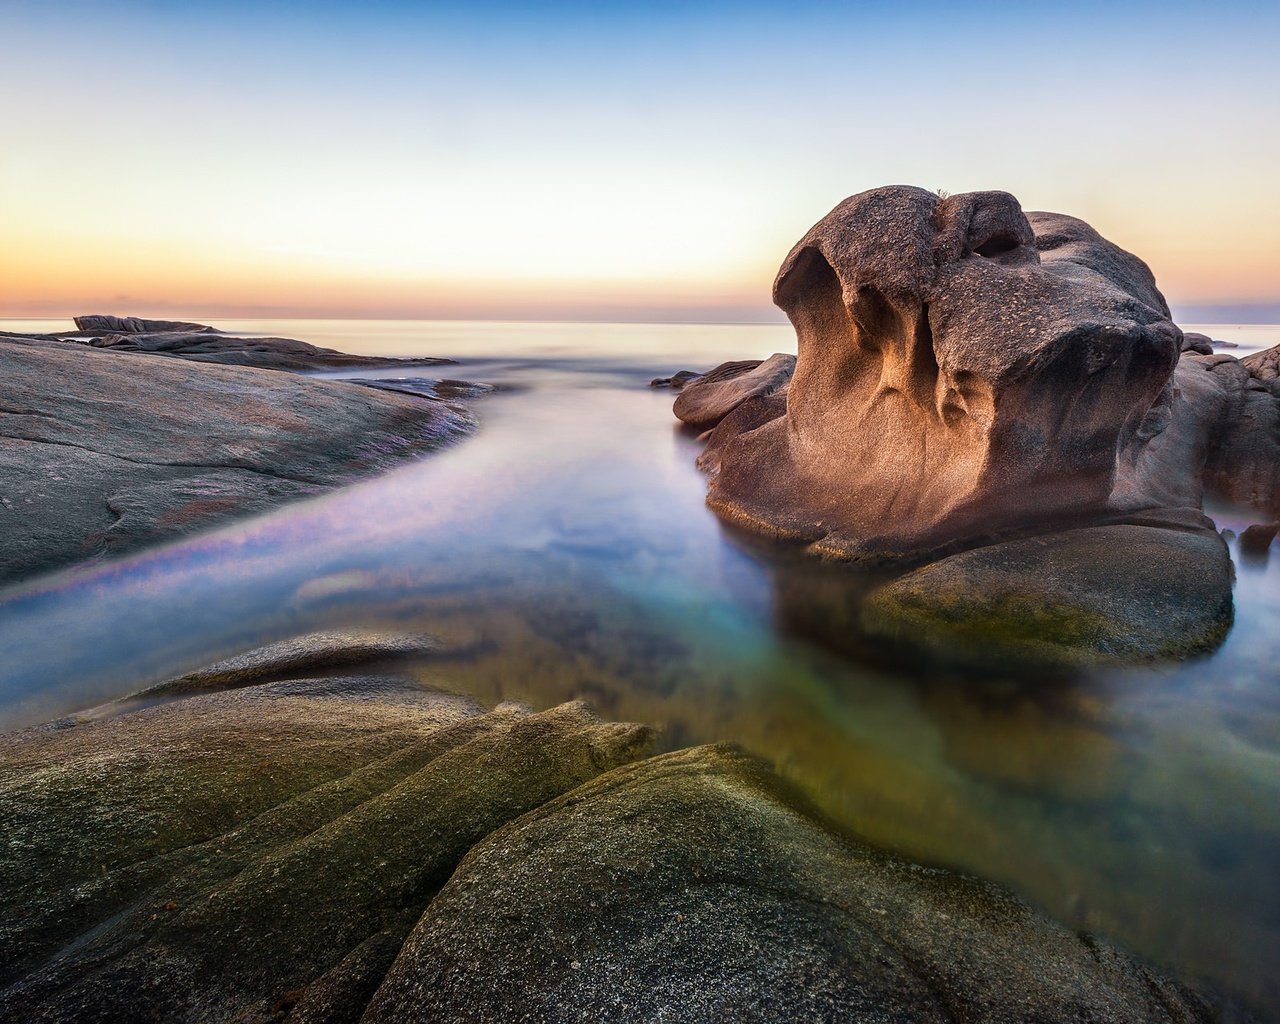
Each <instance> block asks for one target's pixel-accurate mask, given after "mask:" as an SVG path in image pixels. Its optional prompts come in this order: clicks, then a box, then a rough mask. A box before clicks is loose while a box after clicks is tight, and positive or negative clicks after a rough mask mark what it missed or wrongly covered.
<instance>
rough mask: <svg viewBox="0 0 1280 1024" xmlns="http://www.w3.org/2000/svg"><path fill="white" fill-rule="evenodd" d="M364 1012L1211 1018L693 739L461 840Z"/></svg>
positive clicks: (978, 886) (974, 885) (466, 1016)
mask: <svg viewBox="0 0 1280 1024" xmlns="http://www.w3.org/2000/svg"><path fill="white" fill-rule="evenodd" d="M362 1019H363V1021H364V1022H366V1024H391V1022H393V1021H394V1022H397V1024H399V1022H413V1021H432V1022H434V1024H443V1022H450V1021H481V1020H502V1021H578V1020H590V1021H597V1020H608V1021H662V1020H679V1021H708V1022H710V1021H726V1020H733V1021H801V1020H803V1021H854V1020H856V1021H886V1022H887V1021H903V1022H906V1021H910V1022H928V1021H938V1022H943V1021H958V1020H962V1021H983V1022H989V1024H999V1022H1006V1021H1007V1022H1014V1021H1016V1022H1019V1024H1025V1022H1032V1021H1095V1022H1111V1021H1114V1022H1126V1024H1132V1022H1136V1021H1197V1020H1208V1019H1210V1014H1209V1011H1208V1009H1207V1007H1206V1006H1205V1005H1203V1004H1202V1003H1201V1001H1200V1000H1199V999H1198V998H1197V997H1196V996H1194V995H1192V994H1190V993H1188V992H1187V991H1185V990H1183V989H1182V988H1180V987H1179V986H1177V985H1175V984H1173V983H1171V982H1169V981H1167V980H1165V979H1163V978H1161V977H1160V976H1159V975H1157V974H1155V973H1154V972H1152V971H1151V970H1149V969H1147V968H1145V967H1143V966H1141V965H1138V964H1136V963H1134V962H1133V961H1132V960H1130V959H1129V958H1128V957H1126V956H1124V955H1123V954H1121V953H1119V952H1118V951H1116V950H1114V949H1112V948H1110V947H1108V946H1107V945H1105V944H1103V943H1100V942H1097V941H1095V940H1093V939H1091V938H1090V937H1088V936H1083V935H1080V934H1077V933H1075V932H1073V931H1069V930H1068V929H1065V928H1063V927H1061V926H1060V925H1056V924H1054V923H1052V922H1050V921H1048V920H1047V919H1045V918H1044V917H1042V916H1041V915H1039V914H1037V913H1035V912H1034V911H1032V910H1031V909H1030V908H1028V907H1027V906H1025V905H1024V904H1022V903H1020V902H1018V901H1017V900H1015V899H1014V898H1013V897H1011V896H1010V895H1009V894H1007V893H1006V892H1004V891H1002V890H1000V889H998V888H996V887H995V886H992V885H989V884H987V883H984V882H980V881H977V880H975V879H971V878H966V877H963V876H959V875H955V874H952V873H950V872H946V871H938V870H930V869H926V868H922V867H920V866H918V865H915V864H911V863H909V862H908V861H905V860H903V859H901V858H898V857H894V856H892V855H888V854H885V853H881V852H878V851H876V850H873V849H871V848H869V847H867V846H865V845H863V844H861V843H858V842H856V841H854V840H852V839H850V838H848V837H844V836H841V835H838V834H837V833H835V832H834V831H832V830H831V829H830V828H828V827H827V826H826V825H824V824H823V823H822V822H820V821H819V820H817V818H816V817H815V816H813V815H812V814H811V813H810V812H808V811H807V810H806V808H805V806H804V803H803V801H802V800H801V799H800V798H799V797H797V795H796V794H794V793H793V792H790V791H789V790H788V789H787V788H786V787H785V786H784V785H783V784H782V783H781V782H780V781H779V780H778V778H777V777H776V776H775V775H774V774H773V772H772V771H771V770H770V769H769V768H767V767H766V766H765V765H763V764H762V763H760V762H759V761H756V760H755V759H753V758H750V757H748V756H746V755H744V754H742V753H740V752H738V751H736V750H734V749H732V748H725V747H698V748H693V749H689V750H683V751H677V752H676V753H673V754H667V755H663V756H660V757H655V758H651V759H649V760H646V761H642V762H639V763H637V764H631V765H627V766H624V767H621V768H618V769H616V770H614V771H612V772H609V773H608V774H605V775H602V776H601V777H599V778H597V779H595V780H594V781H592V782H588V783H586V784H584V785H583V786H582V787H580V788H579V789H577V790H575V791H573V792H572V793H568V794H566V795H564V796H563V797H560V798H558V799H557V800H555V801H553V802H551V803H549V804H548V805H546V806H544V807H541V808H539V809H537V810H535V811H532V812H530V813H529V814H526V815H525V816H524V817H523V818H521V819H519V820H518V821H515V822H513V823H512V824H510V825H508V826H506V827H504V828H502V829H501V830H499V831H498V832H496V833H495V834H494V835H492V836H490V837H489V838H488V839H487V840H485V841H484V842H483V843H481V844H480V845H479V846H477V847H476V848H475V849H474V850H473V851H472V852H471V853H470V854H469V855H468V856H467V858H466V859H465V860H464V861H463V862H462V864H461V865H460V866H459V868H458V870H457V872H456V873H455V874H454V876H453V878H452V879H451V880H450V882H449V884H448V885H447V886H445V887H444V889H442V890H441V892H440V893H439V895H437V896H436V898H435V899H434V900H433V901H432V903H431V906H430V907H429V908H428V909H427V912H426V914H425V915H424V916H423V918H422V920H421V921H420V922H419V924H418V926H417V927H416V928H415V929H414V931H413V933H412V934H411V935H410V937H409V939H408V941H407V942H406V944H405V946H404V949H403V951H402V952H401V953H400V956H399V957H398V958H397V960H396V962H395V964H394V966H393V967H392V968H391V971H390V972H389V974H388V976H387V979H386V981H385V982H384V983H383V985H382V986H381V988H380V989H379V991H378V993H377V995H376V996H375V997H374V1000H373V1002H372V1004H371V1005H370V1007H369V1009H368V1011H367V1012H366V1014H365V1016H364V1017H363V1018H362Z"/></svg>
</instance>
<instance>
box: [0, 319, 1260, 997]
mask: <svg viewBox="0 0 1280 1024" xmlns="http://www.w3.org/2000/svg"><path fill="white" fill-rule="evenodd" d="M212 322H213V323H214V324H215V326H218V327H221V328H223V329H226V330H231V331H236V332H251V333H257V334H264V335H275V336H283V337H293V338H300V339H303V340H305V341H310V342H313V343H315V344H318V345H325V346H329V347H332V348H337V349H341V350H343V351H346V352H353V353H362V354H369V355H386V356H423V355H431V356H446V357H450V358H453V359H456V360H457V361H458V365H456V366H448V367H438V368H436V367H431V368H426V369H423V368H413V369H410V370H404V369H399V370H397V369H392V370H381V371H375V372H367V371H366V372H361V373H359V374H356V373H353V372H351V371H343V372H338V373H333V374H326V375H327V376H336V377H351V376H357V375H358V376H386V377H392V376H423V375H430V376H441V375H446V376H449V377H454V378H460V379H463V380H468V381H477V382H481V383H486V384H492V385H495V386H496V387H497V390H495V391H494V392H492V393H491V394H489V395H487V396H486V397H483V398H481V399H478V400H476V401H474V402H473V403H472V404H471V409H472V411H473V412H474V414H475V415H476V416H477V418H478V420H479V427H478V429H477V430H476V431H475V432H474V434H472V435H471V436H469V437H467V438H465V439H464V440H462V441H460V442H459V443H457V444H455V445H453V446H451V447H449V448H447V449H445V450H443V451H440V452H436V453H433V454H430V455H427V456H425V457H424V458H422V459H421V460H419V461H416V462H412V463H408V464H405V465H404V466H403V467H401V468H399V469H397V470H395V471H393V472H390V473H388V474H386V475H384V476H381V477H378V478H375V479H371V480H368V481H366V482H364V483H360V484H357V485H354V486H351V487H348V488H345V489H342V490H340V491H336V492H332V493H329V494H327V495H324V496H322V497H318V498H315V499H312V500H308V501H305V502H300V503H297V504H293V505H289V506H286V507H283V508H281V509H278V510H277V511H275V512H272V513H270V514H268V515H264V516H260V517H258V518H253V519H248V520H243V521H239V522H236V523H233V524H232V525H229V526H224V527H222V528H219V529H215V530H211V531H209V532H205V533H201V534H198V535H194V536H191V537H188V538H185V539H182V540H179V541H176V542H174V543H171V544H168V545H166V546H163V547H158V548H154V549H151V550H148V551H145V552H143V553H140V554H137V555H134V556H132V557H129V558H125V559H122V560H119V561H113V562H110V563H106V564H99V565H93V566H89V567H86V568H80V569H74V570H71V571H65V572H60V573H57V574H54V575H50V576H47V577H44V578H40V579H36V580H33V581H28V582H25V583H23V584H21V585H18V586H15V587H11V588H9V589H7V590H0V729H15V728H20V727H26V726H31V725H34V724H36V723H39V722H43V721H46V720H49V719H52V718H55V717H57V716H61V715H66V714H68V713H71V712H76V711H78V710H81V709H85V708H90V707H93V706H95V705H98V704H101V703H103V702H105V701H109V700H112V699H114V698H116V697H120V696H122V695H124V694H126V693H129V692H131V691H134V690H138V689H141V688H143V687H145V686H147V685H150V684H153V683H155V682H158V681H161V680H163V679H166V678H169V677H172V676H174V675H176V674H179V673H182V672H185V671H188V670H191V669H194V668H197V667H200V666H203V665H206V664H208V663H210V662H212V661H215V660H217V659H219V658H223V657H226V656H229V655H232V654H235V653H239V652H242V651H245V650H248V649H250V648H253V647H256V646H258V645H261V644H265V643H268V642H271V641H275V640H281V639H286V638H288V637H292V636H296V635H298V634H301V633H306V632H310V631H315V630H335V629H352V630H380V631H390V632H395V633H406V632H409V633H415V634H416V633H427V634H430V635H432V636H434V637H437V638H439V641H440V646H439V648H438V650H436V651H434V652H433V653H431V654H429V655H427V656H424V657H423V658H422V659H420V660H419V661H416V662H412V663H410V664H409V665H408V666H407V668H404V669H403V671H408V672H409V673H411V674H412V675H413V676H414V677H415V678H416V679H418V680H420V681H421V682H422V684H423V685H428V686H433V687H443V688H446V689H450V690H456V691H459V692H463V693H466V694H470V695H473V696H475V697H478V698H480V699H482V700H484V701H487V702H491V703H496V702H498V701H503V700H520V701H525V702H527V703H529V704H531V705H534V706H536V707H546V706H549V705H553V704H556V703H559V702H561V701H565V700H570V699H583V700H586V701H588V702H590V703H591V704H592V705H593V706H594V707H595V709H596V710H597V711H598V712H599V714H600V715H602V716H604V717H606V718H610V719H616V720H628V721H642V722H647V723H652V724H656V725H657V726H659V727H660V729H661V734H660V739H659V744H660V747H661V748H663V749H672V748H676V747H681V746H686V745H689V744H694V743H703V742H712V741H731V742H734V743H738V744H740V745H741V746H743V747H745V748H746V749H748V750H750V751H752V752H754V753H756V754H758V755H760V756H761V757H763V758H766V759H767V760H768V761H770V762H771V763H773V764H774V765H776V766H777V768H778V770H779V771H781V772H782V773H783V774H784V775H786V776H787V777H789V778H790V779H792V780H793V781H795V782H796V783H797V784H799V785H800V786H801V787H802V788H803V789H804V790H805V791H806V792H807V793H808V794H809V795H810V796H811V797H812V799H813V800H814V801H815V803H816V804H817V805H818V806H819V807H820V808H821V809H822V810H823V811H824V812H825V813H826V814H827V815H829V816H830V817H831V818H832V819H833V820H834V821H835V822H837V823H839V825H841V826H843V827H844V828H846V829H849V830H851V831H852V832H854V833H856V834H857V835H859V836H861V837H863V838H864V839H865V840H867V841H869V842H872V843H875V844H877V845H879V846H882V847H887V848H891V849H894V850H897V851H899V852H901V853H903V854H905V855H907V856H908V857H911V858H913V859H915V860H917V861H920V862H922V863H925V864H929V865H936V866H941V867H946V868H950V869H954V870H957V871H961V872H966V873H970V874H974V875H978V876H981V877H983V878H987V879H990V880H993V881H995V882H998V883H1000V884H1002V885H1005V886H1007V887H1009V888H1011V889H1012V890H1014V891H1015V892H1017V893H1018V894H1019V895H1020V896H1021V897H1022V898H1023V899H1025V900H1027V901H1028V902H1029V903H1031V904H1033V905H1035V906H1037V907H1039V908H1042V909H1043V910H1045V911H1047V912H1048V913H1049V914H1051V915H1053V916H1054V917H1056V918H1058V919H1060V920H1061V921H1063V922H1064V923H1066V924H1067V925H1068V926H1069V927H1071V928H1076V929H1082V930H1087V931H1090V932H1094V933H1097V934H1100V935H1103V936H1105V937H1106V938H1108V939H1110V940H1111V941H1113V942H1115V943H1117V944H1119V945H1121V946H1123V947H1125V948H1127V949H1129V950H1130V951H1132V952H1133V953H1135V954H1137V955H1138V956H1140V957H1142V958H1144V959H1146V960H1148V961H1150V962H1152V963H1155V964H1158V965H1161V966H1163V967H1166V968H1169V969H1171V970H1173V971H1175V972H1177V973H1179V974H1180V975H1181V976H1183V977H1185V978H1187V979H1189V980H1192V981H1195V982H1198V983H1200V984H1202V985H1207V986H1210V987H1213V988H1215V989H1217V990H1220V991H1222V992H1225V993H1227V994H1229V995H1232V996H1234V997H1236V998H1238V999H1241V1000H1243V1001H1245V1002H1246V1003H1247V1004H1248V1005H1250V1006H1251V1007H1252V1008H1253V1009H1254V1010H1255V1012H1257V1013H1258V1014H1259V1016H1260V1017H1261V1018H1262V1019H1274V1020H1280V870H1278V869H1280V671H1277V663H1278V660H1280V554H1278V555H1276V556H1274V557H1273V558H1272V559H1270V560H1269V561H1259V560H1256V559H1254V560H1250V559H1246V558H1242V557H1240V556H1239V552H1238V551H1237V550H1236V549H1235V545H1234V542H1233V543H1232V553H1233V558H1234V559H1235V563H1236V583H1235V605H1236V617H1235V624H1234V627H1233V628H1232V630H1231V632H1230V634H1229V636H1228V637H1227V639H1226V642H1225V643H1224V644H1223V645H1222V647H1221V648H1220V649H1219V650H1218V651H1216V652H1215V653H1213V654H1210V655H1207V656H1205V657H1201V658H1197V659H1194V660H1192V661H1189V662H1186V663H1183V664H1179V665H1172V666H1161V667H1144V668H1133V669H1108V670H1087V671H1086V670H1081V671H1079V672H1077V673H1075V674H1073V675H1069V676H1066V677H1061V676H1053V677H1050V676H1047V675H1045V674H1043V673H1039V674H1038V673H1036V672H1030V671H1026V670H1022V671H1017V670H1012V669H1011V670H1008V671H1000V672H992V673H988V674H981V673H974V672H972V671H962V670H960V669H959V668H956V667H951V666H946V665H931V666H929V665H924V664H922V663H920V662H919V661H918V660H916V659H904V658H902V657H899V656H897V655H895V654H893V653H892V652H887V651H885V650H883V649H881V647H880V645H877V644H874V643H870V642H868V641H867V640H866V638H864V637H863V636H862V635H861V634H860V632H859V630H858V626H857V616H856V611H855V608H856V604H855V598H854V596H853V595H854V594H855V592H856V589H857V588H856V585H855V583H854V582H852V581H851V579H850V576H851V574H850V571H849V570H847V569H842V568H840V567H833V566H826V565H820V564H817V563H814V562H812V561H809V560H804V559H797V558H796V557H795V556H794V555H789V554H786V553H781V552H775V551H772V550H771V549H769V548H768V547H767V546H765V545H761V544H759V543H757V542H754V541H752V540H751V539H750V538H745V537H742V536H740V535H737V534H735V533H734V532H733V531H731V530H729V529H726V528H725V527H723V526H722V525H721V524H720V523H719V522H718V520H717V519H716V518H715V516H714V515H712V514H711V512H710V511H709V510H708V509H707V508H706V506H705V504H704V496H705V481H704V479H703V478H702V476H701V475H700V474H699V472H698V471H697V469H696V468H695V466H694V460H695V458H696V456H697V454H698V450H699V445H698V443H697V441H696V439H694V438H693V437H691V436H689V435H688V434H687V433H685V432H683V431H682V430H680V429H679V428H678V425H677V423H676V421H675V420H674V419H673V417H672V415H671V399H672V395H671V393H670V392H668V391H665V390H657V389H654V388H651V387H650V386H649V381H650V379H651V378H654V377H659V376H667V375H669V374H670V373H672V372H673V371H676V370H679V369H684V368H689V369H695V370H698V369H706V368H709V367H710V366H713V365H715V364H716V363H718V362H721V361H723V360H725V359H742V358H751V357H763V356H767V355H769V354H770V353H772V352H786V351H794V350H795V340H794V335H793V333H792V331H791V329H790V328H789V327H788V326H785V325H738V324H724V325H706V324H585V323H495V322H440V321H404V320H239V321H233V320H215V321H212ZM69 326H70V325H69V323H67V322H66V321H60V320H57V321H55V320H39V321H32V320H27V321H7V322H5V321H0V330H10V331H29V332H38V331H54V330H65V329H68V328H69ZM1184 328H1185V329H1187V330H1196V331H1201V332H1202V333H1205V334H1208V335H1209V336H1211V337H1213V338H1215V339H1220V340H1221V341H1223V342H1226V343H1229V344H1230V345H1232V346H1234V347H1229V348H1224V349H1223V351H1226V352H1229V353H1231V354H1234V355H1244V354H1247V353H1248V352H1251V351H1257V350H1260V349H1263V348H1267V347H1270V346H1271V345H1274V344H1277V343H1280V326H1257V325H1248V326H1238V325H1236V326H1233V325H1226V324H1209V325H1193V324H1188V325H1184ZM1209 511H1210V514H1212V515H1213V516H1214V518H1215V520H1216V521H1217V523H1218V525H1219V527H1221V528H1230V529H1232V530H1234V531H1236V532H1237V533H1238V532H1240V531H1241V530H1242V529H1243V528H1244V527H1245V526H1247V525H1249V523H1250V522H1252V521H1255V520H1256V519H1257V518H1258V516H1257V515H1256V514H1250V513H1249V512H1248V511H1247V510H1242V509H1238V508H1227V507H1216V506H1215V507H1214V508H1212V509H1210V510H1209ZM6 514H15V515H20V514H21V510H20V509H18V510H14V511H12V512H8V513H6Z"/></svg>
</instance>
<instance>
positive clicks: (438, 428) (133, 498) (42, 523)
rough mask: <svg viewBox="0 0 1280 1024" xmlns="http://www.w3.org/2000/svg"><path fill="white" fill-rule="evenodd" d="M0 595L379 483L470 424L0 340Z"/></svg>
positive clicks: (160, 362) (349, 398) (310, 382)
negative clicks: (358, 484) (216, 526)
mask: <svg viewBox="0 0 1280 1024" xmlns="http://www.w3.org/2000/svg"><path fill="white" fill-rule="evenodd" d="M0 376H2V377H3V379H4V382H5V386H4V396H3V398H2V399H0V522H3V524H4V534H3V537H4V539H3V542H2V543H0V583H4V582H10V581H13V580H17V579H21V578H23V577H26V576H30V575H33V574H35V573H38V572H44V571H48V570H50V569H55V568H58V567H61V566H65V565H69V564H72V563H74V562H80V561H85V560H89V559H94V558H100V557H103V556H110V555H117V554H122V553H124V552H127V551H131V550H134V549H137V548H139V547H142V546H144V545H146V544H151V543H154V542H156V541H159V540H163V539H165V538H169V537H173V536H176V535H179V534H182V533H186V532H190V531H192V530H195V529H200V528H204V527H207V526H208V525H210V524H211V523H214V522H218V521H221V520H224V519H227V518H229V517H232V516H238V515H244V514H247V513H252V512H259V511H263V510H265V509H268V508H271V507H274V506H276V505H279V504H281V503H282V502H284V501H288V500H292V499H295V498H299V497H304V496H307V495H311V494H316V493H318V492H320V491H323V490H325V489H327V488H332V487H336V486H340V485H342V484H345V483H349V482H351V481H352V480H355V479H358V478H360V477H363V476H368V475H370V474H372V473H376V472H379V471H382V470H385V469H388V468H390V467H392V466H394V465H396V464H398V463H400V462H402V461H404V460H406V459H409V458H413V457H415V456H418V455H420V454H422V453H423V452H425V451H429V450H431V449H433V448H437V447H439V446H440V445H442V444H444V443H446V442H448V441H449V440H451V439H453V438H456V437H457V436H459V435H460V434H461V433H463V432H464V431H466V430H467V429H469V427H470V426H471V424H472V420H471V418H470V417H469V415H468V414H466V413H465V412H463V411H461V410H460V409H459V408H457V407H455V406H452V405H449V404H446V403H444V402H440V401H432V400H428V399H425V398H417V397H409V396H404V395H399V394H395V393H391V392H385V391H375V390H373V389H370V388H365V387H357V386H355V385H353V384H346V383H340V382H337V381H325V380H317V379H314V378H303V377H295V376H293V375H290V374H282V373H273V372H269V371H265V370H257V369H249V368H244V367H230V366H208V365H204V364H201V363H190V362H184V361H179V360H172V359H159V358H156V357H154V356H146V355H138V356H129V357H121V356H119V355H116V354H114V353H112V352H98V351H94V350H92V349H86V348H81V347H78V346H76V347H72V346H69V345H67V344H65V343H62V342H57V341H45V340H40V339H22V338H13V337H10V338H5V339H0Z"/></svg>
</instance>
